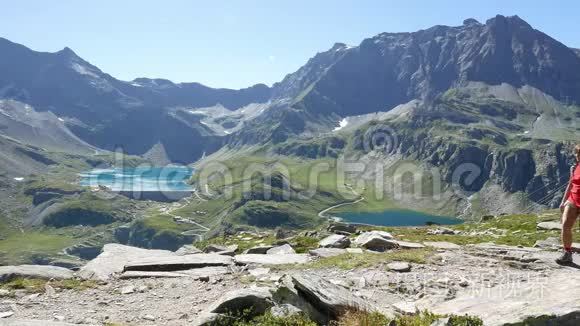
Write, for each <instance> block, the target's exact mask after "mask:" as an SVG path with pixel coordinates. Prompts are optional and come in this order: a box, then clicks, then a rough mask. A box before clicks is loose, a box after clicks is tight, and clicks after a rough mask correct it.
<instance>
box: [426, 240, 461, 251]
mask: <svg viewBox="0 0 580 326" xmlns="http://www.w3.org/2000/svg"><path fill="white" fill-rule="evenodd" d="M423 244H424V245H426V246H428V247H433V248H436V249H446V250H451V249H460V248H461V246H460V245H458V244H455V243H451V242H445V241H425V242H423Z"/></svg>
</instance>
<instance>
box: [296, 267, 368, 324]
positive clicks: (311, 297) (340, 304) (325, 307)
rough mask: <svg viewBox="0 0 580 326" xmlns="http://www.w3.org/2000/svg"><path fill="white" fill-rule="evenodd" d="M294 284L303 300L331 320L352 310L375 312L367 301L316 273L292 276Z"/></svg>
mask: <svg viewBox="0 0 580 326" xmlns="http://www.w3.org/2000/svg"><path fill="white" fill-rule="evenodd" d="M292 282H293V283H294V287H295V288H296V290H297V291H298V294H299V295H300V296H301V297H302V298H304V299H305V300H306V301H308V302H309V303H310V304H311V305H312V306H314V307H315V308H316V309H317V310H319V311H320V312H321V313H322V314H324V315H327V316H330V317H331V318H336V317H338V316H340V315H342V314H343V313H344V312H346V311H348V310H351V309H354V310H367V311H372V310H374V309H373V307H371V306H370V305H369V304H368V302H367V301H365V300H362V299H361V298H359V297H357V296H355V295H353V294H352V293H351V292H350V291H349V290H348V289H346V288H344V287H341V286H339V285H335V284H333V283H331V282H330V281H328V280H326V279H324V278H322V277H320V276H318V275H316V274H314V273H302V274H296V275H294V276H292Z"/></svg>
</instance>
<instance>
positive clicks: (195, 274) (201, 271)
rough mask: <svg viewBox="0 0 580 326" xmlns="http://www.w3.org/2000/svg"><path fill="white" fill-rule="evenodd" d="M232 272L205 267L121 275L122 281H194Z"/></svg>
mask: <svg viewBox="0 0 580 326" xmlns="http://www.w3.org/2000/svg"><path fill="white" fill-rule="evenodd" d="M231 272H232V271H231V269H229V268H228V267H223V266H219V267H203V268H196V269H190V270H183V271H175V272H158V271H126V272H124V273H123V274H121V275H119V278H120V279H134V278H179V277H189V278H193V279H200V278H207V277H212V276H218V275H226V274H230V273H231Z"/></svg>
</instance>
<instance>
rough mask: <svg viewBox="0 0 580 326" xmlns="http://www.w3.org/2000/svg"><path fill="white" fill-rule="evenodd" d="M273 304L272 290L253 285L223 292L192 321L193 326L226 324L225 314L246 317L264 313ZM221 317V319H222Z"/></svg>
mask: <svg viewBox="0 0 580 326" xmlns="http://www.w3.org/2000/svg"><path fill="white" fill-rule="evenodd" d="M273 306H274V300H273V299H272V290H271V289H270V288H266V287H253V288H248V289H239V290H233V291H230V292H227V293H225V294H224V295H222V296H221V297H220V298H219V299H217V300H216V301H215V302H213V303H212V304H211V305H210V306H209V307H207V308H206V309H205V310H204V311H202V312H201V314H200V315H199V316H198V317H197V319H196V320H194V321H193V323H192V324H191V325H194V326H205V325H207V326H209V325H222V324H224V325H225V324H228V323H227V322H226V320H227V315H242V314H243V315H244V317H246V318H251V317H254V316H258V315H262V314H264V313H265V312H266V311H267V310H268V309H270V308H271V307H273ZM222 319H223V320H222Z"/></svg>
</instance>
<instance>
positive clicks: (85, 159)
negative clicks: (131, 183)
mask: <svg viewBox="0 0 580 326" xmlns="http://www.w3.org/2000/svg"><path fill="white" fill-rule="evenodd" d="M45 155H46V156H47V157H48V158H50V159H51V160H53V161H55V162H56V164H52V165H49V166H47V168H46V170H45V173H43V174H41V175H39V174H32V175H28V176H27V177H25V178H24V181H23V182H21V183H13V184H10V185H8V186H7V187H4V188H1V189H0V191H1V194H0V264H24V263H31V262H33V261H46V260H47V259H52V258H57V257H60V258H62V257H63V256H61V255H59V253H61V252H62V250H63V249H65V248H67V247H70V246H72V245H75V244H79V243H81V242H84V241H86V240H89V239H93V238H94V237H95V236H96V235H99V234H109V233H110V229H111V228H112V227H113V226H115V225H118V224H119V223H121V222H122V221H124V220H127V219H129V218H131V217H132V213H131V212H133V211H135V210H138V207H139V206H141V205H142V203H135V202H133V201H131V200H128V199H125V198H124V197H123V198H122V197H117V198H114V199H102V198H99V197H96V196H94V195H93V194H90V193H89V192H88V191H87V189H85V188H83V187H80V186H79V185H78V180H77V179H78V173H79V172H83V171H87V170H90V169H92V168H93V167H94V166H101V167H104V166H110V164H113V162H114V157H113V154H100V155H93V156H81V155H73V154H65V153H55V152H46V153H45ZM125 162H126V164H127V165H134V164H137V163H139V162H142V160H140V159H138V158H135V157H127V158H126V160H125ZM38 191H54V192H59V193H72V192H80V193H81V194H80V196H78V195H75V196H66V195H65V196H64V197H63V198H61V199H59V200H58V201H59V202H61V203H62V206H61V207H60V209H59V210H58V211H57V212H55V213H54V214H52V218H54V219H57V220H61V218H63V217H64V218H68V217H73V218H74V219H76V217H77V216H78V213H79V212H80V213H82V214H88V215H84V216H89V217H91V216H92V217H94V216H97V217H98V216H101V214H103V215H106V216H109V215H110V216H112V217H113V224H105V225H100V226H95V227H87V226H74V225H71V226H69V225H67V226H64V227H50V226H45V225H42V224H41V225H38V226H29V225H28V223H27V220H28V217H29V214H30V213H29V210H30V208H31V207H32V197H33V195H34V194H35V193H36V192H38ZM134 205H136V207H133V206H134ZM71 214H72V215H71ZM95 214H96V215H95ZM50 218H51V216H49V219H50ZM80 221H82V219H81V220H80ZM109 222H110V221H109ZM57 224H58V223H57ZM97 224H98V223H97ZM98 237H99V238H100V239H101V241H110V239H109V238H110V237H108V236H107V237H104V236H98Z"/></svg>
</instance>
